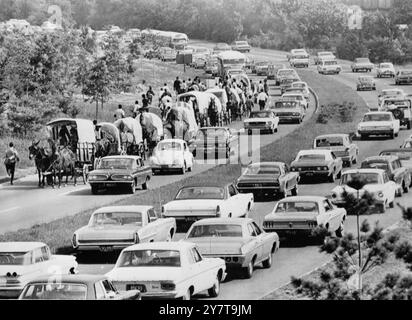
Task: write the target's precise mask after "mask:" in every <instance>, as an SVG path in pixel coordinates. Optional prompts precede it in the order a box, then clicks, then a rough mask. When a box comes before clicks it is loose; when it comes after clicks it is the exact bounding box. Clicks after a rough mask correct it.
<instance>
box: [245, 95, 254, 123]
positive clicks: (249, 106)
mask: <svg viewBox="0 0 412 320" xmlns="http://www.w3.org/2000/svg"><path fill="white" fill-rule="evenodd" d="M254 108H255V104H254V102H253V96H252V95H249V97H248V99H247V100H246V118H249V117H250V113H251V112H252V111H253V109H254Z"/></svg>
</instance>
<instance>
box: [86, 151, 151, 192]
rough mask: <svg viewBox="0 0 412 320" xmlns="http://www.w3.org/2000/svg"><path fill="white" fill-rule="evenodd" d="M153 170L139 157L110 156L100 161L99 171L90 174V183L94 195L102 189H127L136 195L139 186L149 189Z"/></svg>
mask: <svg viewBox="0 0 412 320" xmlns="http://www.w3.org/2000/svg"><path fill="white" fill-rule="evenodd" d="M151 176H152V168H150V167H148V166H146V165H145V164H144V162H143V160H142V158H140V157H137V156H109V157H104V158H102V159H101V160H100V162H99V164H98V166H97V169H96V170H94V171H92V172H90V175H89V183H90V186H91V190H92V193H93V194H97V193H98V192H99V191H100V189H102V188H113V187H114V188H116V187H119V186H124V187H127V189H128V190H129V192H130V193H132V194H133V193H135V191H136V187H137V186H142V189H143V190H146V189H147V188H148V182H149V180H150V179H151Z"/></svg>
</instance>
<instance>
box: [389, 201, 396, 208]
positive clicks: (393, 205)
mask: <svg viewBox="0 0 412 320" xmlns="http://www.w3.org/2000/svg"><path fill="white" fill-rule="evenodd" d="M394 202H395V201H392V202H390V203H389V208H391V209H393V208H395V203H394Z"/></svg>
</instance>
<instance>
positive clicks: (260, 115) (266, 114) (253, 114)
mask: <svg viewBox="0 0 412 320" xmlns="http://www.w3.org/2000/svg"><path fill="white" fill-rule="evenodd" d="M271 116H272V112H267V111H262V112H251V113H250V118H270V117H271Z"/></svg>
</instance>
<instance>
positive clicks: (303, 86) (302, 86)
mask: <svg viewBox="0 0 412 320" xmlns="http://www.w3.org/2000/svg"><path fill="white" fill-rule="evenodd" d="M290 90H300V92H301V93H302V94H303V95H304V96H305V99H306V100H308V101H309V99H310V90H309V86H308V84H307V83H306V82H303V81H296V82H292V84H291V85H290V88H289V89H287V90H286V92H288V91H290Z"/></svg>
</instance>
